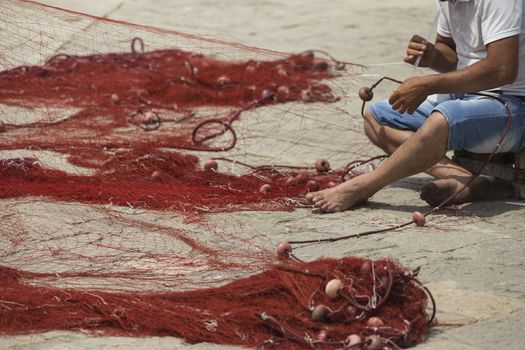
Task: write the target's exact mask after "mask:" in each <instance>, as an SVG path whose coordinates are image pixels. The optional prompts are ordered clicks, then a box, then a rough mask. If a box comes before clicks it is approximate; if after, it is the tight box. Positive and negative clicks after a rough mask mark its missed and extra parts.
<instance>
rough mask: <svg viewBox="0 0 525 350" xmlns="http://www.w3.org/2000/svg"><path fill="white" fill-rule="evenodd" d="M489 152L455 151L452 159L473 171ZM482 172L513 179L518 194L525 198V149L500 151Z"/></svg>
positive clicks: (509, 179) (502, 178) (499, 177)
mask: <svg viewBox="0 0 525 350" xmlns="http://www.w3.org/2000/svg"><path fill="white" fill-rule="evenodd" d="M488 157H489V154H480V153H472V152H468V151H463V150H461V151H455V152H454V156H453V157H452V159H453V160H454V161H455V162H456V163H458V164H459V165H461V166H462V167H464V168H465V169H467V170H469V171H471V172H477V171H478V170H479V168H480V167H481V166H482V165H483V163H484V161H485V160H486V159H487V158H488ZM482 174H485V175H488V176H492V177H495V178H497V179H501V180H506V181H511V182H512V183H513V184H514V188H515V190H516V195H517V196H518V197H519V198H521V199H525V150H522V151H520V152H518V153H498V154H495V155H494V158H493V159H492V160H491V161H490V163H488V164H487V166H486V167H485V169H484V170H483V172H482Z"/></svg>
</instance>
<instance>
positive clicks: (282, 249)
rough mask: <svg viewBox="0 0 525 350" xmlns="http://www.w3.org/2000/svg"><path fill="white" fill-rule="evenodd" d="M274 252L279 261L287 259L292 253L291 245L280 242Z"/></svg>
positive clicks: (286, 242)
mask: <svg viewBox="0 0 525 350" xmlns="http://www.w3.org/2000/svg"><path fill="white" fill-rule="evenodd" d="M276 252H277V257H278V258H279V259H288V257H289V256H290V254H291V253H292V245H291V244H290V243H289V242H288V241H284V242H281V243H279V245H278V246H277V249H276Z"/></svg>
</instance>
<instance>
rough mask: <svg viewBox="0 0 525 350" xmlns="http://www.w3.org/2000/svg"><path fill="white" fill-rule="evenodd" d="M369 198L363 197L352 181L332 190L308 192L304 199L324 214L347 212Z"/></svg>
mask: <svg viewBox="0 0 525 350" xmlns="http://www.w3.org/2000/svg"><path fill="white" fill-rule="evenodd" d="M368 197H369V196H366V195H363V191H362V190H361V189H360V186H358V185H357V184H355V183H354V182H353V181H351V180H350V181H347V182H343V183H342V184H339V185H337V186H335V187H333V188H328V189H326V190H322V191H318V192H310V193H308V194H307V195H306V199H307V200H308V201H310V202H311V203H312V204H313V205H314V206H315V207H316V208H319V209H321V210H322V211H323V212H324V213H335V212H341V211H345V210H348V209H350V208H352V207H354V206H356V205H358V204H361V203H363V202H365V201H366V200H367V199H368Z"/></svg>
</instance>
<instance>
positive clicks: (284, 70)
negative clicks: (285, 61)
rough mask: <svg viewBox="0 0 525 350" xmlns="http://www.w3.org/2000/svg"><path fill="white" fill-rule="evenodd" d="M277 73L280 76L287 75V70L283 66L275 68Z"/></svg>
mask: <svg viewBox="0 0 525 350" xmlns="http://www.w3.org/2000/svg"><path fill="white" fill-rule="evenodd" d="M277 74H279V75H280V76H282V77H286V76H287V75H288V72H287V71H286V69H284V68H283V67H281V68H279V69H277Z"/></svg>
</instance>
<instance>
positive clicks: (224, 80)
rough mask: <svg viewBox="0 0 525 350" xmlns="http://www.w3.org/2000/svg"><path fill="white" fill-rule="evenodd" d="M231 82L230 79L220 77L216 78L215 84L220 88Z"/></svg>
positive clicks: (223, 76)
mask: <svg viewBox="0 0 525 350" xmlns="http://www.w3.org/2000/svg"><path fill="white" fill-rule="evenodd" d="M231 82H232V81H231V79H230V78H228V77H227V76H226V75H221V76H220V77H218V78H217V84H219V85H221V86H224V85H228V84H231Z"/></svg>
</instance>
